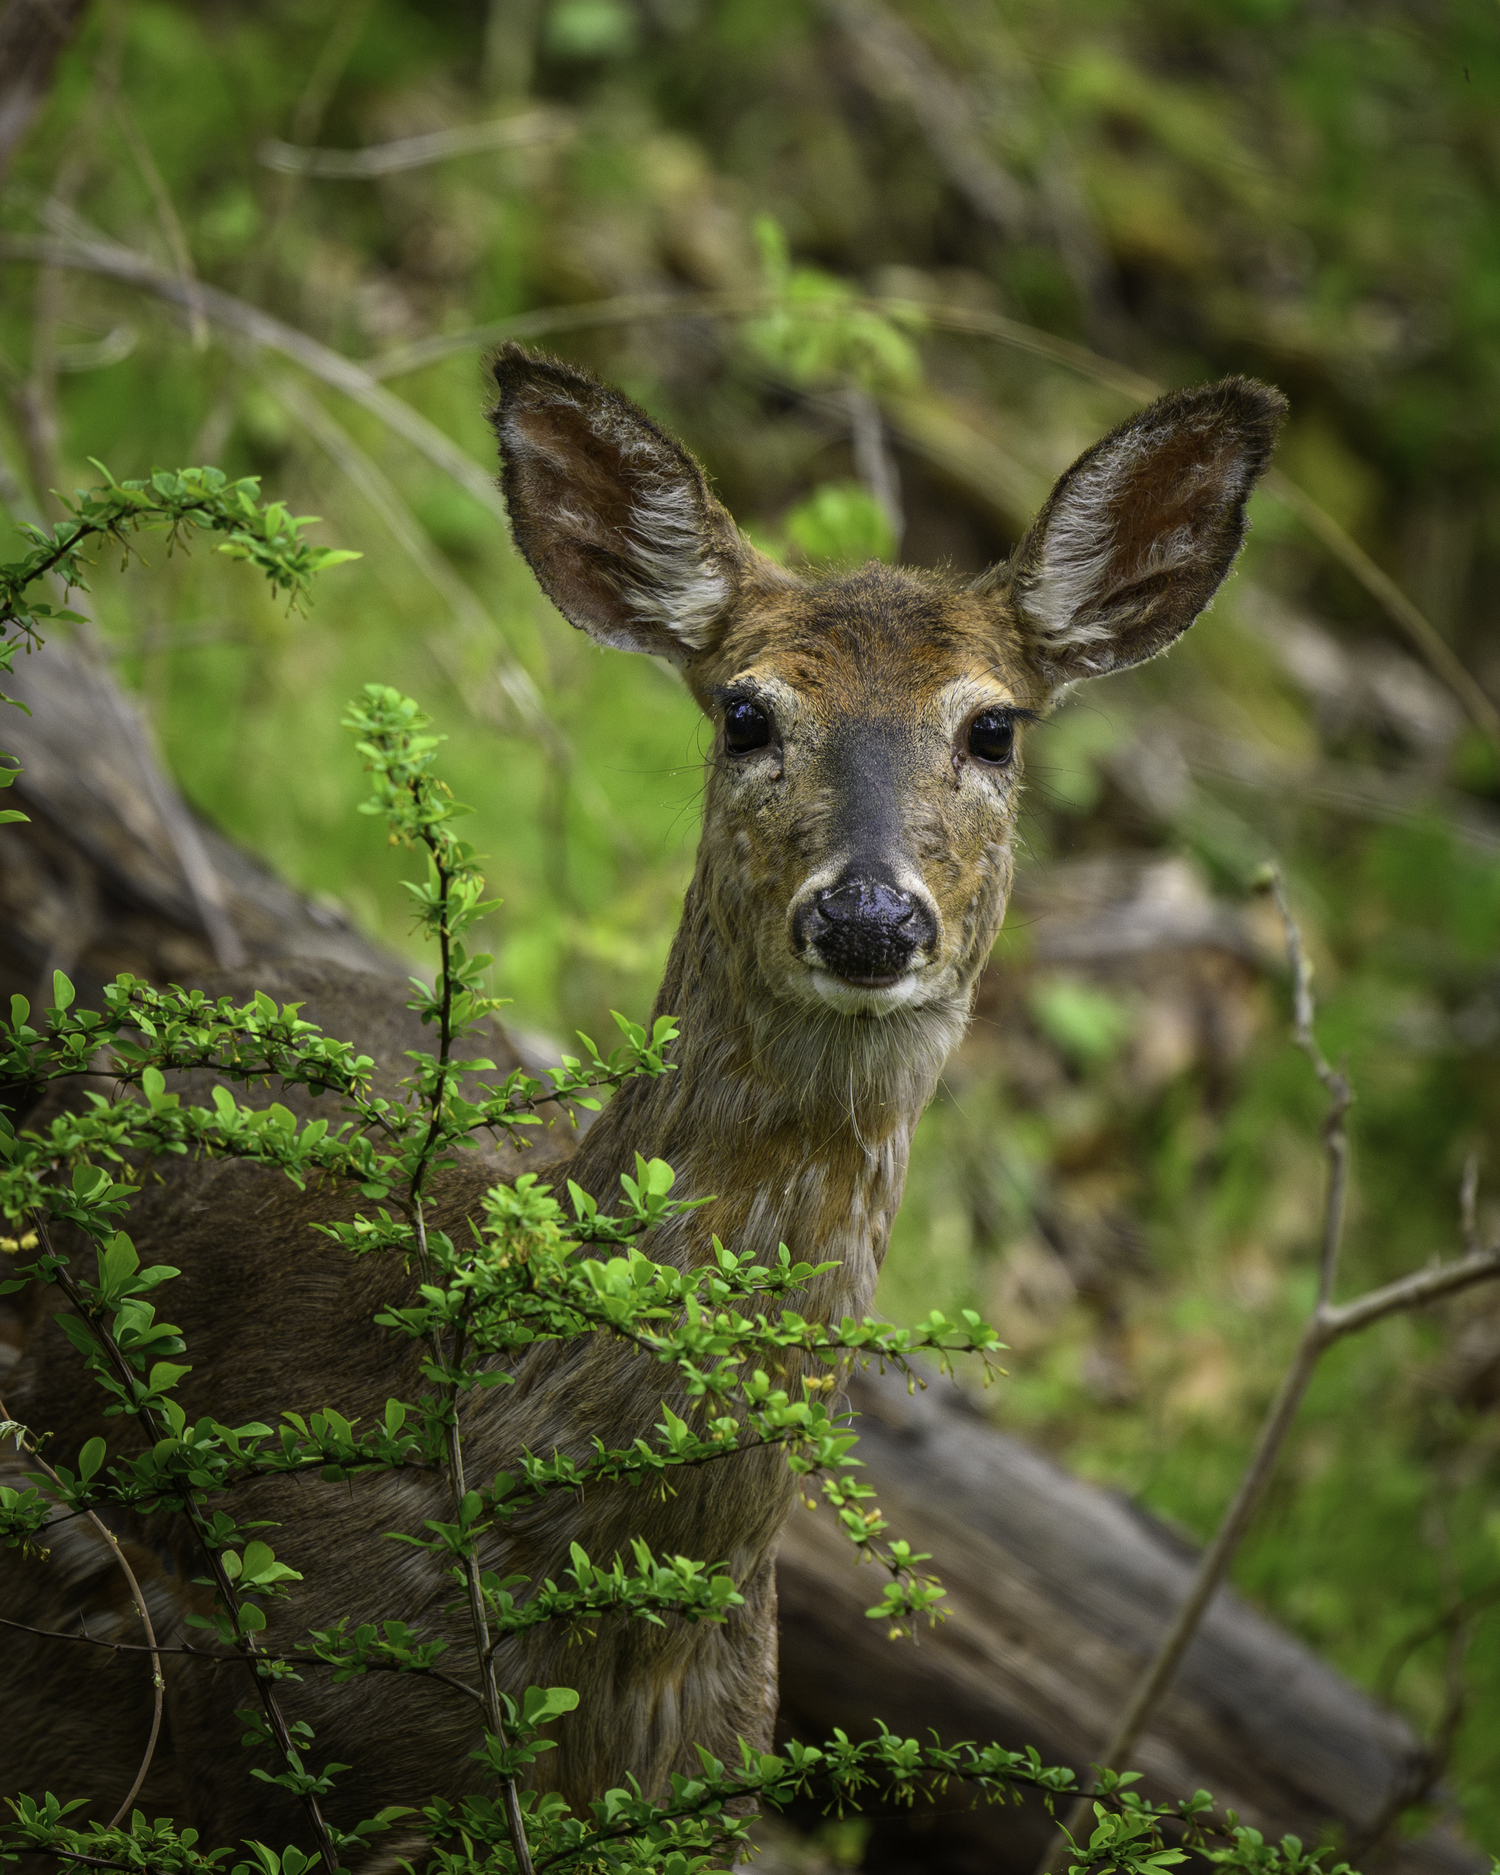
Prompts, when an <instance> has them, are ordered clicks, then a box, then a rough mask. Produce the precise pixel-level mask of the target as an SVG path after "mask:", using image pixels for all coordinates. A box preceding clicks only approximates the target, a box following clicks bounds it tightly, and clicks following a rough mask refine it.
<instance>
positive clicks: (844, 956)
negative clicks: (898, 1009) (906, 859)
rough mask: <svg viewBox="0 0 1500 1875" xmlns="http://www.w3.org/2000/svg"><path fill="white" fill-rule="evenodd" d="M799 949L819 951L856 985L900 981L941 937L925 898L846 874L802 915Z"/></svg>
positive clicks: (875, 987)
mask: <svg viewBox="0 0 1500 1875" xmlns="http://www.w3.org/2000/svg"><path fill="white" fill-rule="evenodd" d="M793 932H794V936H795V938H796V942H797V945H798V948H799V949H803V950H806V949H811V950H813V951H815V952H816V954H817V956H818V958H819V959H820V960H821V962H822V963H823V964H825V965H826V966H827V968H828V969H829V970H831V971H832V972H833V973H834V975H835V976H838V977H842V978H843V980H844V981H845V982H846V983H850V984H853V985H854V987H855V988H857V989H868V990H883V989H889V988H891V987H892V985H894V984H896V983H898V982H899V981H900V980H901V978H902V977H904V976H905V975H906V973H907V972H908V971H909V970H910V969H911V967H912V960H913V959H914V958H915V957H916V956H917V954H918V953H919V952H921V951H925V950H926V949H927V948H928V947H930V946H931V945H932V944H933V943H934V942H935V941H936V938H937V920H936V919H935V918H934V917H933V915H932V912H931V911H930V910H929V909H928V907H927V906H926V905H925V904H924V903H923V902H922V900H921V899H920V898H919V897H917V896H915V895H914V894H912V893H910V892H904V891H902V890H901V888H900V887H899V886H896V885H894V884H892V883H891V882H889V881H888V880H885V879H880V878H874V877H870V876H860V877H855V878H845V879H842V880H840V881H839V882H838V883H836V884H834V885H831V886H828V887H826V888H825V889H824V890H823V891H820V892H817V893H815V894H814V895H813V896H812V898H811V899H809V900H808V902H807V903H806V904H805V905H803V906H802V907H801V908H800V909H799V910H798V913H797V916H796V918H795V920H794V923H793Z"/></svg>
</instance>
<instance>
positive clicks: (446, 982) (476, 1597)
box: [411, 838, 533, 1875]
mask: <svg viewBox="0 0 1500 1875" xmlns="http://www.w3.org/2000/svg"><path fill="white" fill-rule="evenodd" d="M425 844H426V846H427V849H428V851H429V852H430V853H431V854H432V863H433V866H434V868H435V869H436V871H437V876H438V888H439V891H438V902H439V905H440V907H441V912H440V916H439V921H438V961H439V968H440V970H441V972H442V976H441V981H442V985H443V989H442V995H441V998H440V999H439V1008H438V1073H437V1079H436V1084H435V1085H434V1087H433V1090H432V1120H431V1124H430V1125H429V1126H428V1129H427V1139H426V1142H425V1143H424V1145H423V1147H422V1151H421V1155H420V1157H419V1158H418V1161H417V1169H416V1171H415V1172H414V1173H413V1175H412V1180H411V1203H412V1211H413V1221H414V1223H415V1225H416V1232H417V1248H418V1258H419V1261H420V1263H421V1266H422V1270H423V1273H424V1275H426V1274H427V1273H428V1271H429V1267H430V1265H429V1259H428V1254H427V1224H426V1220H425V1217H424V1215H423V1210H422V1182H423V1179H424V1177H425V1176H426V1172H427V1166H428V1157H429V1155H430V1153H431V1152H432V1149H433V1146H434V1144H435V1142H436V1140H437V1137H438V1134H439V1132H440V1130H441V1128H442V1122H443V1106H444V1102H445V1097H446V1095H447V1091H448V1062H449V1059H450V1056H451V1054H452V1048H453V978H452V971H451V963H452V956H451V946H452V936H451V933H450V931H449V928H448V891H449V887H450V886H451V884H452V874H451V873H450V872H449V871H448V869H447V868H446V867H445V866H444V865H443V862H442V860H441V858H440V857H439V855H438V852H437V846H436V842H435V841H433V840H432V839H430V838H427V839H426V840H425ZM463 1343H464V1328H463V1323H462V1321H460V1323H459V1326H458V1329H457V1331H456V1335H455V1339H454V1347H453V1358H452V1362H451V1366H450V1367H449V1372H450V1374H452V1373H453V1372H455V1371H456V1370H457V1368H458V1367H459V1365H460V1363H461V1361H462V1359H463ZM431 1344H432V1350H433V1358H434V1361H435V1362H436V1364H437V1366H438V1368H439V1369H440V1370H441V1369H442V1368H443V1367H444V1366H445V1364H446V1363H445V1362H444V1359H443V1348H442V1342H441V1337H440V1335H439V1333H438V1331H437V1330H436V1329H434V1330H433V1332H432V1336H431ZM447 1392H448V1413H447V1435H448V1483H449V1488H450V1489H451V1491H452V1493H453V1508H454V1513H455V1515H461V1506H462V1504H463V1501H464V1497H465V1495H466V1487H465V1483H464V1453H463V1435H462V1434H461V1433H460V1431H459V1426H458V1382H457V1380H456V1379H452V1378H450V1379H449V1381H448V1382H447ZM463 1561H464V1584H465V1587H466V1589H467V1591H468V1598H469V1620H470V1623H471V1624H472V1626H473V1630H474V1653H475V1658H476V1660H477V1662H478V1665H479V1671H480V1676H481V1678H480V1685H481V1689H482V1692H483V1697H484V1714H485V1724H486V1726H487V1727H488V1729H489V1731H490V1732H491V1734H492V1735H493V1736H494V1737H495V1738H497V1739H499V1741H500V1747H501V1750H502V1751H503V1750H505V1749H506V1746H507V1739H506V1732H505V1720H504V1716H503V1714H502V1713H501V1710H500V1686H499V1680H498V1678H497V1675H496V1671H495V1660H494V1655H493V1653H492V1651H491V1648H490V1628H489V1621H488V1619H487V1618H486V1616H485V1611H484V1587H483V1584H482V1582H481V1580H480V1575H481V1571H480V1566H479V1553H478V1549H477V1546H476V1544H475V1543H474V1542H473V1541H470V1543H469V1544H468V1546H467V1548H466V1550H465V1554H464V1559H463ZM501 1790H502V1800H503V1802H504V1805H505V1827H506V1831H507V1833H508V1835H509V1836H510V1846H511V1850H512V1852H513V1854H514V1855H515V1858H516V1868H517V1871H518V1875H533V1870H532V1861H531V1847H530V1845H529V1843H528V1842H527V1840H526V1819H525V1817H524V1815H523V1814H522V1811H521V1796H520V1792H519V1791H518V1790H517V1788H516V1780H515V1778H514V1776H510V1777H506V1778H505V1779H504V1780H503V1781H502V1786H501Z"/></svg>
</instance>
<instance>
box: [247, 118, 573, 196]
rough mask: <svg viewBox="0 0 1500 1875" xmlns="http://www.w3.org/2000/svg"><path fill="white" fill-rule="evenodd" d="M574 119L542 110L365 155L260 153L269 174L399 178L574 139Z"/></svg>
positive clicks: (283, 146) (272, 149) (301, 150)
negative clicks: (452, 161)
mask: <svg viewBox="0 0 1500 1875" xmlns="http://www.w3.org/2000/svg"><path fill="white" fill-rule="evenodd" d="M574 128H575V126H574V122H573V119H572V117H571V116H570V115H569V114H568V113H566V112H563V111H556V110H549V109H547V108H546V107H540V108H538V109H535V110H530V111H524V112H522V113H521V114H520V115H519V116H515V117H497V118H494V119H492V120H491V121H490V122H488V123H482V124H457V125H455V126H454V127H453V128H452V129H449V130H430V131H428V132H427V133H426V135H424V136H420V137H397V138H396V139H395V140H394V141H392V142H390V143H371V144H367V145H366V146H365V147H364V149H362V150H323V149H309V148H307V147H306V146H304V145H300V144H296V143H283V142H281V141H280V139H279V138H276V137H272V138H269V139H268V140H267V141H266V142H265V143H263V144H261V146H260V148H259V149H258V150H257V151H256V152H255V155H256V160H257V161H258V162H260V163H263V164H264V165H265V167H266V168H267V169H277V170H280V171H281V172H282V174H283V175H288V176H312V177H320V176H321V177H342V178H346V179H350V180H357V179H360V178H369V177H375V176H394V175H396V174H398V173H399V172H400V171H402V170H407V169H425V168H427V167H428V165H429V164H432V163H443V162H447V161H448V160H449V158H450V157H455V156H476V155H480V154H482V153H483V152H485V151H487V150H514V149H520V148H523V147H524V146H525V145H527V144H531V143H548V142H556V141H557V140H558V139H559V138H562V137H568V136H571V135H572V134H573V131H574Z"/></svg>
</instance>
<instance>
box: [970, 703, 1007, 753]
mask: <svg viewBox="0 0 1500 1875" xmlns="http://www.w3.org/2000/svg"><path fill="white" fill-rule="evenodd" d="M1015 747H1016V719H1015V717H1014V716H1012V715H1011V713H1010V711H1009V710H981V711H980V713H979V715H978V716H976V717H975V718H974V720H973V722H972V723H970V724H969V753H970V755H972V756H973V757H974V759H975V760H976V761H979V762H989V763H991V764H993V765H996V766H998V765H999V764H1000V763H1001V762H1008V761H1009V760H1010V758H1011V756H1012V755H1013V754H1014V753H1015Z"/></svg>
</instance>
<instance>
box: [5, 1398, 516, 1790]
mask: <svg viewBox="0 0 1500 1875" xmlns="http://www.w3.org/2000/svg"><path fill="white" fill-rule="evenodd" d="M3 1411H4V1406H3V1403H0V1412H3ZM33 1456H34V1454H33ZM37 1462H38V1463H39V1464H40V1463H41V1460H40V1459H38V1461H37ZM84 1515H85V1516H86V1517H91V1516H92V1515H93V1512H92V1511H85V1512H84ZM49 1528H50V1526H49ZM0 1628H14V1629H15V1630H16V1632H17V1633H18V1634H34V1635H35V1636H36V1637H37V1639H38V1640H42V1641H73V1642H76V1643H79V1644H81V1645H84V1646H88V1647H103V1648H107V1649H108V1651H109V1652H110V1653H113V1654H152V1655H158V1654H159V1655H166V1654H172V1655H175V1656H177V1657H178V1658H180V1659H183V1660H202V1661H205V1662H207V1664H208V1665H209V1666H214V1667H231V1666H234V1667H246V1666H248V1667H252V1668H254V1667H255V1662H254V1661H251V1660H247V1659H246V1658H245V1656H244V1655H243V1654H238V1653H236V1654H214V1653H210V1652H209V1650H208V1649H207V1648H206V1647H194V1646H193V1644H192V1642H191V1641H184V1642H183V1643H182V1644H181V1646H178V1647H160V1646H157V1645H155V1644H153V1645H151V1646H150V1647H141V1646H138V1645H137V1644H136V1643H135V1642H134V1641H105V1640H100V1638H99V1637H98V1635H97V1634H69V1633H67V1632H66V1631H65V1630H63V1629H60V1628H36V1627H33V1626H32V1625H31V1623H30V1622H28V1621H14V1620H12V1619H11V1617H10V1616H9V1615H0ZM260 1658H261V1659H262V1660H263V1661H277V1662H281V1661H285V1662H287V1663H288V1664H289V1665H291V1666H294V1667H338V1666H339V1665H340V1664H341V1663H340V1662H339V1661H337V1660H329V1659H328V1658H326V1656H325V1655H323V1654H297V1653H291V1654H272V1653H268V1652H266V1651H265V1650H264V1649H262V1651H261V1655H260ZM361 1671H362V1672H365V1673H420V1674H421V1675H422V1677H423V1678H424V1679H428V1680H437V1681H438V1682H439V1683H440V1684H441V1685H443V1686H451V1687H452V1688H453V1690H454V1692H456V1693H463V1694H464V1695H465V1697H466V1698H469V1699H472V1700H474V1701H476V1702H477V1703H478V1704H480V1705H483V1703H484V1695H483V1694H482V1693H481V1692H480V1691H479V1689H478V1687H475V1686H470V1685H469V1684H468V1682H467V1681H465V1680H460V1679H456V1678H455V1677H454V1676H453V1674H451V1673H444V1672H443V1671H442V1669H441V1668H440V1667H408V1666H401V1665H399V1664H398V1663H397V1662H396V1661H394V1660H366V1661H364V1662H363V1663H362V1666H361ZM137 1788H138V1787H137ZM130 1794H131V1796H132V1797H133V1796H134V1795H135V1792H134V1791H132V1792H131V1793H130ZM121 1814H123V1811H122V1813H121ZM118 1820H119V1819H118V1818H117V1819H116V1821H118ZM111 1827H113V1826H111Z"/></svg>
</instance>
